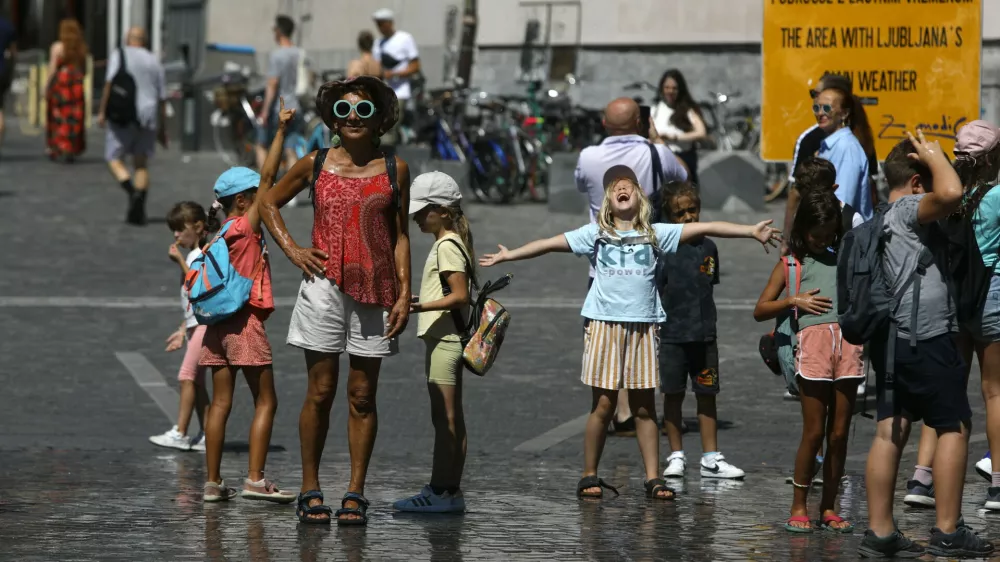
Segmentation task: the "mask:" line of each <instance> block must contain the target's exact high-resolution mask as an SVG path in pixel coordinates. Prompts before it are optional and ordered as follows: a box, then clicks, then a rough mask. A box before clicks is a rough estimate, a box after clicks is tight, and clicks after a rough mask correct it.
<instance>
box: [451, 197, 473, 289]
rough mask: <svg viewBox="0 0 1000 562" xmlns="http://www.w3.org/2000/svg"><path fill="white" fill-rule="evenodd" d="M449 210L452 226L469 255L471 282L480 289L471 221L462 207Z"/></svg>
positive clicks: (457, 206)
mask: <svg viewBox="0 0 1000 562" xmlns="http://www.w3.org/2000/svg"><path fill="white" fill-rule="evenodd" d="M447 209H448V212H449V213H451V222H452V226H453V227H454V228H455V232H457V233H458V236H459V238H461V239H462V245H463V246H465V251H466V252H467V253H468V255H469V262H468V265H469V271H468V276H469V281H470V282H471V283H472V286H473V287H474V288H476V289H478V288H479V280H478V278H477V276H476V257H475V256H476V251H475V249H474V248H473V246H472V228H471V227H470V226H469V219H468V218H466V216H465V213H463V212H462V207H461V206H459V205H457V204H456V205H453V206H450V207H447Z"/></svg>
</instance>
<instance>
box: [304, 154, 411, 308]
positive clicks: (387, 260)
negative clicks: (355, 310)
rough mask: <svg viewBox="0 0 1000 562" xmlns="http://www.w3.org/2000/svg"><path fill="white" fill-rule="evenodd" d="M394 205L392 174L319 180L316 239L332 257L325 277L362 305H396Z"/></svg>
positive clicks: (328, 175) (332, 176) (315, 244)
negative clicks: (390, 179) (390, 177)
mask: <svg viewBox="0 0 1000 562" xmlns="http://www.w3.org/2000/svg"><path fill="white" fill-rule="evenodd" d="M394 211H395V208H394V205H393V193H392V186H391V185H390V184H389V175H388V174H387V173H382V174H379V175H377V176H372V177H367V178H345V177H342V176H338V175H336V174H334V173H332V172H329V171H327V170H322V171H321V172H320V174H319V178H317V179H316V193H315V217H314V219H313V230H312V243H313V247H314V248H318V249H321V250H323V251H324V252H326V253H327V255H329V256H330V258H329V259H328V260H327V262H326V276H327V278H328V279H330V281H331V282H333V283H335V284H336V285H337V287H339V288H340V290H341V291H342V292H343V293H344V294H346V295H349V296H350V297H351V298H353V299H354V300H356V301H358V302H359V303H363V304H370V305H377V306H381V307H384V308H392V306H393V305H395V304H396V299H397V298H399V287H398V284H397V283H398V281H397V279H396V259H395V252H396V247H395V240H394V236H393V230H394V229H395V219H394Z"/></svg>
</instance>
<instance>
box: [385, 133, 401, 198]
mask: <svg viewBox="0 0 1000 562" xmlns="http://www.w3.org/2000/svg"><path fill="white" fill-rule="evenodd" d="M382 152H383V153H384V154H385V173H386V174H388V176H389V185H390V186H391V187H392V204H393V205H394V206H395V207H396V208H397V209H398V208H399V181H398V180H397V179H396V151H395V150H390V149H388V148H385V149H382Z"/></svg>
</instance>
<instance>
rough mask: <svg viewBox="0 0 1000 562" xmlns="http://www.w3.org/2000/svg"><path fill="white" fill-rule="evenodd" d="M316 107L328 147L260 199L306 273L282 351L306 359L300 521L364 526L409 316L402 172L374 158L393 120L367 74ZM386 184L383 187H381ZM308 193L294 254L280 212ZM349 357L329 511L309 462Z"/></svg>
mask: <svg viewBox="0 0 1000 562" xmlns="http://www.w3.org/2000/svg"><path fill="white" fill-rule="evenodd" d="M316 107H317V109H318V110H319V112H320V115H321V116H322V118H323V121H324V122H325V123H326V125H327V126H328V127H329V128H330V131H331V132H332V133H333V138H332V141H331V148H329V149H323V150H318V151H316V152H313V153H311V154H308V155H306V157H305V158H303V159H301V160H299V161H298V162H297V163H296V164H295V165H294V166H293V167H292V169H291V170H290V171H289V172H288V173H287V174H286V175H285V177H284V178H282V179H281V181H280V182H278V184H277V185H276V186H275V187H274V189H272V190H271V191H270V192H269V193H268V194H267V195H266V197H265V198H264V200H263V201H262V203H261V204H262V211H261V213H262V216H263V219H264V224H265V225H267V229H268V231H270V233H271V236H273V237H274V241H275V242H276V243H277V244H278V246H280V247H281V249H282V251H284V252H285V255H286V256H288V259H289V260H290V261H291V262H292V263H293V264H295V266H296V267H298V268H299V269H301V270H302V271H303V272H304V273H305V278H304V279H303V281H302V285H301V287H300V289H299V295H298V299H297V301H296V303H295V308H294V310H293V311H292V320H291V325H290V326H289V329H288V343H289V344H290V345H293V346H295V347H299V348H302V349H303V350H304V351H305V358H306V366H307V368H308V372H309V386H308V390H307V392H306V399H305V404H303V406H302V413H301V415H300V416H299V440H300V442H301V451H302V490H301V493H300V494H299V497H298V508H297V509H296V514H297V516H298V518H299V521H300V522H302V523H330V521H331V520H332V519H333V518H336V519H337V523H338V524H340V525H365V524H367V522H368V516H367V510H368V500H367V499H365V497H364V489H365V477H366V475H367V472H368V463H369V461H370V460H371V453H372V449H373V447H374V446H375V434H376V431H377V428H378V415H377V412H376V408H375V393H376V388H377V382H378V374H379V368H380V366H381V362H382V359H383V358H385V357H390V356H392V355H395V354H396V353H397V352H398V349H399V348H398V342H397V341H396V336H398V335H399V334H400V333H401V332H402V331H403V329H404V328H405V327H406V322H407V319H408V315H409V310H410V240H409V235H408V232H407V225H408V221H407V219H408V210H407V209H408V207H409V201H410V194H409V189H410V172H409V168H408V167H407V165H406V162H404V161H403V160H401V159H399V158H398V157H396V156H394V155H392V154H391V153H388V152H386V151H383V150H381V149H380V148H379V145H380V137H381V136H382V135H384V134H385V133H386V131H388V130H389V129H391V128H392V127H393V125H395V124H396V122H397V121H398V120H399V102H398V101H397V99H396V94H394V93H393V91H392V89H391V88H389V87H388V86H387V85H386V84H385V83H384V82H382V81H381V80H379V79H378V78H375V77H371V76H360V77H357V78H352V79H349V80H343V81H336V82H328V83H326V84H324V85H323V86H321V87H320V89H319V94H318V95H317V96H316ZM390 174H392V177H390ZM307 187H309V188H310V191H311V192H312V194H313V204H314V206H315V212H314V220H313V228H312V246H313V247H312V248H308V247H306V248H303V247H302V246H300V245H298V244H297V243H296V242H295V241H294V240H293V239H292V237H291V236H290V235H289V233H288V229H287V228H286V226H285V221H284V219H283V218H282V215H281V213H280V212H279V211H278V208H279V207H281V206H283V205H285V204H286V203H288V202H289V201H290V200H291V199H292V198H293V197H295V196H296V195H297V194H298V193H299V192H300V191H302V190H303V189H306V188H307ZM344 352H347V354H348V356H349V374H348V378H347V395H348V403H349V406H350V412H349V414H350V415H349V418H348V423H347V433H348V441H349V444H350V447H349V450H350V454H351V479H350V484H349V485H348V492H347V494H345V495H344V496H343V499H342V500H341V503H340V507H341V509H339V510H338V511H337V512H336V513H334V512H333V510H332V509H330V508H329V507H327V506H326V505H324V498H323V493H322V492H320V486H319V462H320V457H321V456H322V454H323V445H324V444H325V442H326V434H327V430H328V428H329V423H330V409H331V407H332V405H333V398H334V394H335V392H336V388H337V380H338V378H339V372H340V355H341V354H343V353H344Z"/></svg>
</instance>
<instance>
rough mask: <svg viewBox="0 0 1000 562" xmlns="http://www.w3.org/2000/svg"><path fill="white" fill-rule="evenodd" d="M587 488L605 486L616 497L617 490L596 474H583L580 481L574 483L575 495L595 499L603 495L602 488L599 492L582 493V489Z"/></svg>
mask: <svg viewBox="0 0 1000 562" xmlns="http://www.w3.org/2000/svg"><path fill="white" fill-rule="evenodd" d="M587 488H607V489H608V490H611V491H612V492H614V493H615V497H618V490H617V489H616V488H615V487H614V486H612V485H611V484H608V483H607V482H605V481H604V479H603V478H598V477H596V476H584V477H583V478H581V479H580V482H579V483H577V485H576V497H578V498H597V499H600V498H602V497H604V490H601V493H599V494H584V493H583V491H584V490H586V489H587Z"/></svg>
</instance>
